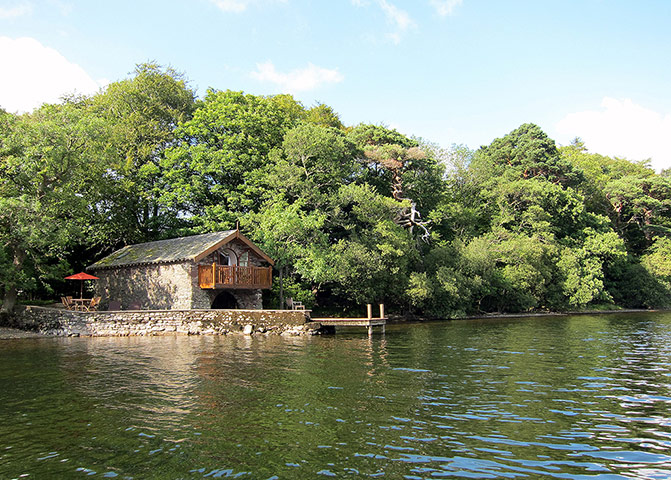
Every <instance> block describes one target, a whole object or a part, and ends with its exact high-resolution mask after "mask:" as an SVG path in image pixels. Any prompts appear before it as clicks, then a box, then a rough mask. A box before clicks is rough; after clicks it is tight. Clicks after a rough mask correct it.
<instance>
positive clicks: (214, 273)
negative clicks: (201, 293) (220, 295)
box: [212, 262, 217, 288]
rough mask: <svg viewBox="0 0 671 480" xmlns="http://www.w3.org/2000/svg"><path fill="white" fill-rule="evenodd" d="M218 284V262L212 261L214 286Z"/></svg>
mask: <svg viewBox="0 0 671 480" xmlns="http://www.w3.org/2000/svg"><path fill="white" fill-rule="evenodd" d="M216 286H217V264H216V263H214V262H212V288H214V287H216Z"/></svg>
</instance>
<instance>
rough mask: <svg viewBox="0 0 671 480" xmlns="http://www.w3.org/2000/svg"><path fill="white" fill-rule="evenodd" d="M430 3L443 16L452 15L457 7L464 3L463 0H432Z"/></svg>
mask: <svg viewBox="0 0 671 480" xmlns="http://www.w3.org/2000/svg"><path fill="white" fill-rule="evenodd" d="M429 3H430V4H431V6H432V7H433V8H434V9H435V10H436V13H438V15H440V16H441V17H445V16H447V15H452V12H453V11H454V9H455V8H457V7H458V6H460V5H461V4H462V3H463V0H430V1H429Z"/></svg>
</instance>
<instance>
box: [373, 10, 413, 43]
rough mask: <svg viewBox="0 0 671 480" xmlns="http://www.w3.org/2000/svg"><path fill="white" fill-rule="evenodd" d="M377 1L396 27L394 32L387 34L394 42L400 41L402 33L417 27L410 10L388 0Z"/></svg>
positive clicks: (389, 20) (388, 19)
mask: <svg viewBox="0 0 671 480" xmlns="http://www.w3.org/2000/svg"><path fill="white" fill-rule="evenodd" d="M377 3H378V5H379V6H380V8H381V9H382V11H383V12H384V15H385V16H386V17H387V21H388V22H389V23H391V24H392V25H393V26H394V27H395V29H396V30H395V31H394V32H393V33H390V34H388V35H387V36H388V37H389V38H390V39H391V41H392V42H394V43H396V44H398V43H400V41H401V35H402V34H403V33H405V32H406V31H407V30H408V29H410V28H414V27H416V26H417V24H416V23H415V22H414V21H413V19H412V18H410V15H409V14H408V12H406V11H405V10H401V9H400V8H398V7H397V6H396V5H392V4H391V3H389V2H387V0H378V2H377Z"/></svg>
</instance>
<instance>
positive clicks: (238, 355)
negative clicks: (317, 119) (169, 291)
mask: <svg viewBox="0 0 671 480" xmlns="http://www.w3.org/2000/svg"><path fill="white" fill-rule="evenodd" d="M670 354H671V314H669V313H663V314H661V313H660V314H657V313H645V314H615V315H600V316H569V317H538V318H524V319H500V320H487V321H484V320H483V321H479V320H465V321H453V322H440V323H425V324H413V325H392V326H388V327H387V332H386V334H385V335H381V334H379V333H377V332H376V333H375V334H374V335H373V337H372V338H369V337H368V336H367V335H366V334H365V332H364V331H363V329H362V330H354V331H347V332H339V333H338V334H336V335H334V336H319V337H291V338H285V337H274V336H273V337H264V336H255V337H251V338H249V337H242V336H235V337H232V336H228V337H151V338H140V337H136V338H65V339H63V338H44V339H24V340H5V341H0V478H2V479H9V478H26V477H27V478H37V479H43V478H47V479H49V478H85V477H92V478H120V479H121V478H124V479H125V478H134V479H145V478H175V479H176V478H185V479H191V478H249V479H269V478H276V479H314V478H317V479H318V478H323V477H337V478H367V477H373V478H389V479H424V478H427V479H428V478H431V479H434V478H445V477H451V478H597V479H615V478H671V358H670Z"/></svg>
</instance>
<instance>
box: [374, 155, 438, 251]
mask: <svg viewBox="0 0 671 480" xmlns="http://www.w3.org/2000/svg"><path fill="white" fill-rule="evenodd" d="M365 155H366V158H367V159H368V160H369V161H370V162H373V163H376V164H378V165H381V166H383V167H384V168H385V169H387V170H389V171H390V172H391V175H392V179H391V194H392V197H394V200H397V201H399V202H409V203H410V206H409V207H402V208H400V209H399V211H398V212H397V213H396V217H394V223H396V224H397V225H399V226H401V227H403V228H407V229H409V230H410V233H413V229H414V228H415V227H418V228H420V229H421V230H422V234H421V235H420V238H421V239H422V240H423V241H424V242H426V243H428V242H429V238H430V237H431V233H430V232H429V229H428V228H427V225H429V223H430V222H428V221H423V220H422V215H421V214H420V213H419V210H417V203H416V202H415V201H414V200H413V199H412V198H407V197H405V195H404V192H403V172H404V171H405V169H406V168H407V167H408V165H409V164H410V163H411V162H412V161H413V160H423V159H424V158H426V154H425V153H424V152H423V151H422V150H421V149H419V148H417V147H411V148H404V147H402V146H400V145H382V146H376V147H372V148H368V149H367V150H366V151H365Z"/></svg>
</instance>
